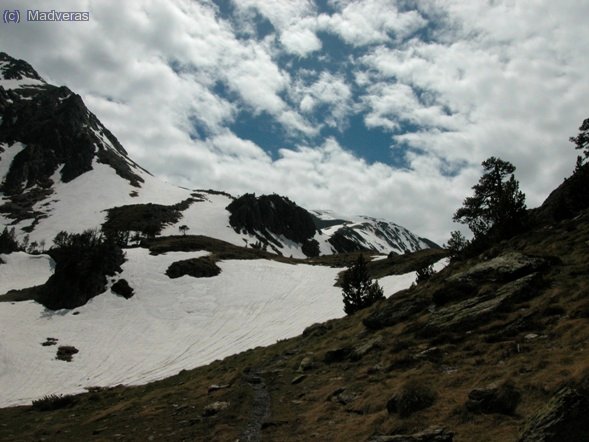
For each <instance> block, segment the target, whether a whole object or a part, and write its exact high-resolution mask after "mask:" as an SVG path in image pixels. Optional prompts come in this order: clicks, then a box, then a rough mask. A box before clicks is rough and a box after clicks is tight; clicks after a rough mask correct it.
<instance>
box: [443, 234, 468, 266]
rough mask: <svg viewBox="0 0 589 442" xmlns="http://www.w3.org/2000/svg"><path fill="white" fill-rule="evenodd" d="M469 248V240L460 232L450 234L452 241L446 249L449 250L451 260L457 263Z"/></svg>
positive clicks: (449, 241)
mask: <svg viewBox="0 0 589 442" xmlns="http://www.w3.org/2000/svg"><path fill="white" fill-rule="evenodd" d="M467 246H468V240H467V239H466V238H465V237H464V235H463V234H462V233H461V232H460V231H459V230H454V231H452V232H450V239H449V240H448V244H446V245H445V248H446V249H447V250H448V253H449V255H450V260H452V261H455V260H458V259H460V258H461V257H462V252H463V251H464V249H465V248H466V247H467Z"/></svg>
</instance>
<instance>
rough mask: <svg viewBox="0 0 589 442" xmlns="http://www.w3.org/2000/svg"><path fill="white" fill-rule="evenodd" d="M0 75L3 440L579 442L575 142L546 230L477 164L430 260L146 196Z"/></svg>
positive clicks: (588, 340)
mask: <svg viewBox="0 0 589 442" xmlns="http://www.w3.org/2000/svg"><path fill="white" fill-rule="evenodd" d="M0 72H1V74H2V80H1V81H0V115H1V118H2V121H1V125H0V143H1V144H0V182H1V186H2V187H1V188H0V190H1V192H2V194H1V197H2V203H1V205H0V212H1V214H2V218H1V219H2V223H3V231H2V233H1V235H0V253H1V254H0V260H1V261H0V301H1V302H0V406H2V407H3V408H0V439H1V440H6V441H23V440H27V441H28V440H60V441H61V440H71V441H79V440H104V441H107V440H109V441H110V440H198V441H201V440H202V441H309V440H317V441H370V442H452V441H458V442H460V441H465V442H466V441H487V442H491V441H493V442H495V441H518V442H560V441H570V442H583V441H587V440H589V420H588V419H587V415H588V413H589V356H588V348H589V323H588V321H589V278H588V276H589V273H588V270H587V269H588V268H587V262H588V260H589V119H588V120H585V122H584V123H583V125H582V126H581V127H580V130H581V132H580V133H579V135H578V136H577V137H574V138H571V141H573V142H574V143H575V145H576V147H577V148H578V149H581V150H583V155H584V157H581V156H580V157H579V159H578V161H577V165H576V167H575V169H574V172H573V173H572V175H571V176H570V177H568V178H567V179H565V180H564V182H563V183H562V184H561V185H560V186H559V187H558V188H557V189H555V190H554V191H553V192H552V193H551V194H550V195H549V196H548V198H547V199H546V201H545V202H544V203H543V204H542V205H541V206H540V207H537V208H534V209H528V208H526V205H525V195H524V194H523V192H521V191H520V190H519V184H518V182H517V180H516V179H515V177H514V174H513V172H514V170H515V167H514V166H513V165H512V164H510V163H509V162H506V161H503V160H501V159H499V158H495V157H491V158H489V159H487V160H485V161H484V162H483V163H482V164H483V168H484V170H485V171H486V173H485V174H484V175H483V176H482V177H481V180H480V181H479V183H478V184H477V185H475V186H474V187H473V189H474V196H471V197H467V198H466V199H465V200H464V201H465V202H464V206H463V207H461V208H460V209H458V210H457V211H456V214H455V215H454V218H455V220H457V221H459V222H462V223H464V224H467V225H468V227H469V228H470V229H471V231H472V232H473V234H474V236H473V238H472V239H471V240H466V238H464V237H463V236H462V234H461V233H460V232H458V231H457V232H452V234H451V238H450V240H449V241H448V244H447V247H446V249H442V248H439V247H438V246H436V245H435V244H433V243H432V242H431V241H429V240H427V239H423V238H420V237H418V236H416V235H414V234H412V233H411V232H409V231H407V230H406V229H404V228H403V227H401V226H398V225H396V224H394V223H391V222H387V221H384V220H377V219H373V218H369V217H363V216H356V217H347V216H342V215H338V214H335V213H333V212H331V211H328V210H305V209H303V208H301V207H299V206H298V205H296V204H295V203H294V202H292V201H290V200H289V199H287V198H284V197H281V196H278V195H262V196H256V195H253V194H244V195H241V196H239V197H234V196H231V195H228V194H226V193H223V192H219V191H213V190H187V189H183V188H178V187H174V186H172V185H169V184H166V183H162V182H160V181H159V180H158V179H157V178H155V177H153V176H152V175H150V174H149V173H148V172H147V171H145V170H144V169H142V168H141V167H140V166H139V165H137V164H136V163H135V162H133V161H132V160H131V159H130V158H129V157H128V155H127V154H126V152H125V150H124V149H123V147H122V146H121V145H120V144H119V143H118V141H117V140H116V138H115V137H114V135H112V134H111V133H110V132H109V131H108V130H107V129H106V128H104V127H103V126H102V124H101V123H100V122H99V121H98V119H97V118H96V117H95V116H94V115H93V114H92V113H91V112H89V111H88V110H87V109H86V108H85V106H84V104H83V102H82V100H81V99H80V97H79V96H77V95H75V94H74V93H72V92H71V91H69V89H67V88H58V87H55V86H51V85H48V84H46V83H45V82H44V81H43V79H41V78H40V77H39V75H38V74H37V73H36V72H35V71H34V70H33V69H32V68H31V66H29V65H28V64H27V63H25V62H23V61H19V60H14V59H12V58H11V57H9V56H8V55H6V54H2V55H0ZM4 227H5V228H4ZM346 267H347V269H346ZM381 289H382V290H381ZM342 292H343V295H344V298H343V299H345V300H346V307H350V306H351V308H349V309H346V312H347V313H348V314H347V315H345V314H344V305H343V300H342ZM383 295H384V296H383ZM367 300H368V301H370V302H367ZM78 393H80V394H78Z"/></svg>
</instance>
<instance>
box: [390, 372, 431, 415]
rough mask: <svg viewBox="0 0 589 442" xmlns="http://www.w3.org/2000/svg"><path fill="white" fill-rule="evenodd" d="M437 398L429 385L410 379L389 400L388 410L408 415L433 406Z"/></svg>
mask: <svg viewBox="0 0 589 442" xmlns="http://www.w3.org/2000/svg"><path fill="white" fill-rule="evenodd" d="M435 400H436V393H435V392H434V391H433V390H432V389H431V388H430V387H429V386H427V385H425V384H423V383H422V382H419V381H416V380H410V381H408V382H407V383H405V385H403V387H402V388H401V391H400V392H399V393H398V394H397V395H395V396H393V397H392V398H391V399H390V400H389V401H388V402H387V410H388V412H389V413H399V416H400V417H408V416H410V415H412V414H413V413H415V412H416V411H420V410H423V409H425V408H428V407H431V406H432V405H433V403H434V402H435Z"/></svg>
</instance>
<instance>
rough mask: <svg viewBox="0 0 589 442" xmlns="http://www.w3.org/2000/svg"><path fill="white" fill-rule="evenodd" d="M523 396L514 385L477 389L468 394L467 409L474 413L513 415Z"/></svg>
mask: <svg viewBox="0 0 589 442" xmlns="http://www.w3.org/2000/svg"><path fill="white" fill-rule="evenodd" d="M520 398H521V394H520V393H519V391H517V390H516V389H515V387H514V386H513V385H512V384H509V383H505V384H502V385H499V386H497V385H490V386H488V387H485V388H475V389H474V390H472V391H471V392H470V393H469V394H468V401H466V404H465V406H466V409H467V410H468V411H471V412H473V413H483V414H489V413H500V414H507V415H511V414H513V413H514V412H515V409H516V408H517V405H518V404H519V401H520Z"/></svg>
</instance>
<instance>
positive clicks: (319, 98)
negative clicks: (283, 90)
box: [290, 71, 355, 129]
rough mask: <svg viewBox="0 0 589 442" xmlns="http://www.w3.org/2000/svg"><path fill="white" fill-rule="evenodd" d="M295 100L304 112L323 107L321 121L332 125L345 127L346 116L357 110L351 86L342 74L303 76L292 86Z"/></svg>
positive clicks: (308, 113) (322, 73)
mask: <svg viewBox="0 0 589 442" xmlns="http://www.w3.org/2000/svg"><path fill="white" fill-rule="evenodd" d="M290 93H291V95H292V98H293V100H294V101H295V102H296V103H298V107H299V109H300V110H301V112H303V113H304V114H307V115H311V114H312V113H314V112H316V111H317V108H318V107H320V106H323V107H324V108H322V109H321V111H320V113H321V122H322V124H326V125H327V126H330V127H339V128H340V129H341V128H343V127H344V126H345V124H346V118H347V117H348V116H349V115H350V114H351V113H353V112H354V111H355V106H354V102H353V94H352V89H351V87H350V86H349V85H348V84H347V82H346V80H345V78H344V77H343V76H342V75H334V74H332V73H330V72H325V71H324V72H321V73H320V74H319V75H318V76H317V78H314V77H308V76H304V75H303V76H301V78H299V79H298V81H297V82H296V83H295V84H294V85H293V86H292V88H291V90H290Z"/></svg>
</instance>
